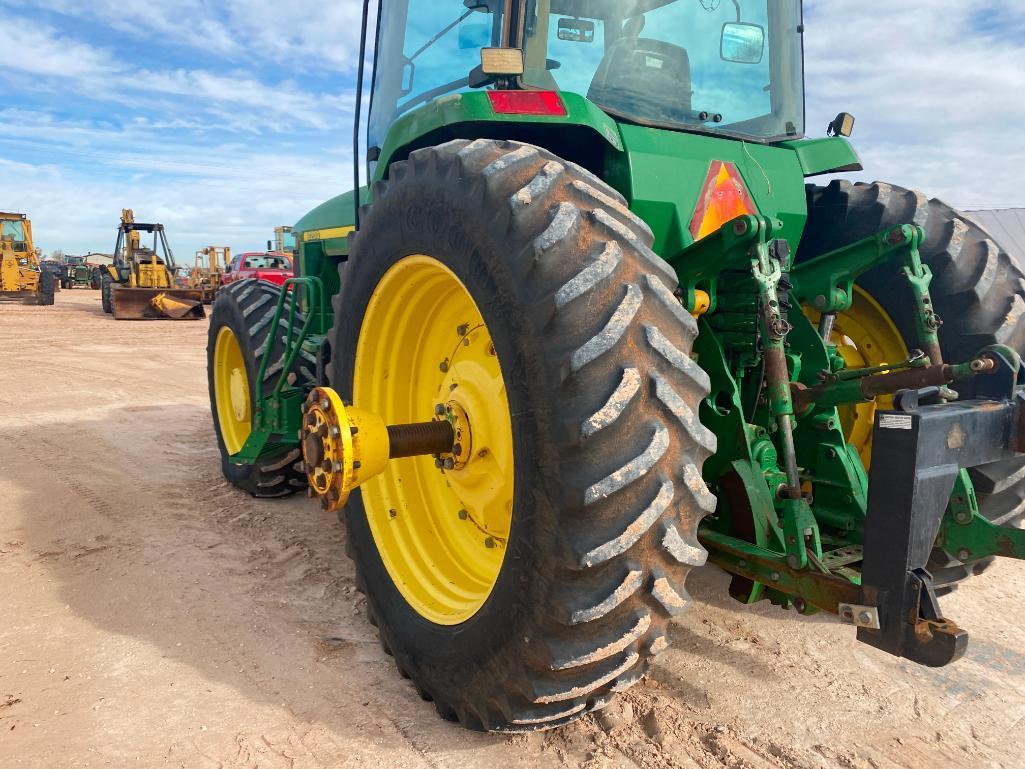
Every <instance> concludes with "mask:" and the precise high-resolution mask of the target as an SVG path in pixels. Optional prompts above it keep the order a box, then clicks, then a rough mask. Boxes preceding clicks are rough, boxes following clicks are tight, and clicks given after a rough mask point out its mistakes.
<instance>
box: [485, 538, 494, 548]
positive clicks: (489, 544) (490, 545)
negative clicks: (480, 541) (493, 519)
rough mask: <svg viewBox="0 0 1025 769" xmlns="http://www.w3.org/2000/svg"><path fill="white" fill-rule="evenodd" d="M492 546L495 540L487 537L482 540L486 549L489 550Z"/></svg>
mask: <svg viewBox="0 0 1025 769" xmlns="http://www.w3.org/2000/svg"><path fill="white" fill-rule="evenodd" d="M494 546H495V540H494V539H492V538H491V537H488V538H487V539H485V540H484V547H486V548H488V549H489V550H490V549H491V548H493V547H494Z"/></svg>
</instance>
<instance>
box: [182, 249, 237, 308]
mask: <svg viewBox="0 0 1025 769" xmlns="http://www.w3.org/2000/svg"><path fill="white" fill-rule="evenodd" d="M229 264H231V249H230V248H229V247H228V246H207V247H206V248H204V249H202V250H200V251H197V252H196V265H195V267H193V268H192V269H191V270H190V271H189V288H192V289H197V290H199V291H202V292H203V304H210V303H212V302H213V300H214V297H216V296H217V292H218V291H219V290H220V288H221V276H222V275H224V273H225V272H227V270H228V265H229Z"/></svg>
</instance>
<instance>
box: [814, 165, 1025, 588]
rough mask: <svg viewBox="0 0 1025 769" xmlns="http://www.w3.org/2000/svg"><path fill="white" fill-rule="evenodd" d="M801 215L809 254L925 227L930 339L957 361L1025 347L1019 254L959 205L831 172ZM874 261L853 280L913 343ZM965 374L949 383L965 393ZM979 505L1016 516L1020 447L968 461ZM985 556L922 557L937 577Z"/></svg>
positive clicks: (976, 568) (1020, 506) (901, 305)
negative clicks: (934, 336) (936, 329)
mask: <svg viewBox="0 0 1025 769" xmlns="http://www.w3.org/2000/svg"><path fill="white" fill-rule="evenodd" d="M808 209H809V217H810V218H809V220H808V226H807V228H806V229H805V233H804V239H803V240H802V242H801V250H800V252H799V254H800V259H801V260H805V259H810V258H813V257H815V256H818V255H820V254H823V253H827V252H829V251H831V250H833V249H835V248H839V247H840V246H842V245H844V244H847V243H853V242H855V241H857V240H860V239H862V238H866V237H869V236H871V235H874V234H876V233H878V232H881V231H882V230H884V229H886V228H888V227H893V226H896V225H900V224H917V225H920V226H921V227H924V228H925V231H926V240H925V243H924V244H923V246H922V249H921V254H922V259H923V261H925V262H926V263H927V264H929V265H930V266H931V267H932V270H933V276H934V277H933V282H932V286H931V293H932V299H933V304H934V306H935V307H936V310H937V312H938V313H939V315H940V317H941V318H943V319H944V320H945V321H946V323H945V324H944V325H943V326H942V327H941V328H940V344H941V347H942V349H943V354H944V357H945V358H946V360H947V362H948V363H961V362H964V361H966V360H968V359H969V358H971V356H973V355H975V354H976V353H977V352H979V350H981V349H982V348H983V347H985V346H987V345H991V344H1004V345H1007V346H1009V347H1012V348H1013V349H1015V350H1017V351H1018V352H1019V353H1025V272H1023V268H1025V254H1016V255H1013V256H1012V255H1011V254H1009V253H1008V252H1006V251H1004V250H1003V249H1002V248H1001V247H1000V246H998V245H997V244H996V243H995V242H994V241H993V239H992V238H991V237H990V236H989V234H988V233H987V232H986V231H985V230H983V229H982V228H981V227H979V225H977V224H975V222H973V221H971V220H970V219H968V218H967V217H965V216H964V215H963V214H961V213H960V212H958V211H956V210H955V209H953V208H951V207H950V206H948V205H947V204H946V203H943V202H941V201H939V200H936V199H932V200H930V199H928V198H927V197H926V196H925V195H923V194H922V193H920V192H915V191H913V190H907V189H904V188H902V187H896V186H893V185H890V184H883V183H879V182H876V183H874V184H851V183H850V182H847V181H834V182H832V183H831V184H830V185H829V186H828V187H819V186H816V185H808ZM898 269H899V268H898V267H897V266H896V265H895V264H892V263H890V264H884V265H882V266H880V267H877V268H876V269H875V270H872V271H871V272H869V273H867V274H865V275H864V276H862V278H860V279H859V280H858V281H857V282H858V284H859V285H861V286H862V287H863V288H865V289H866V290H867V291H868V292H869V293H870V294H871V295H872V296H873V297H874V298H875V299H876V301H878V302H879V303H880V304H881V305H882V306H883V308H884V309H885V310H886V311H887V313H888V314H889V315H890V317H891V318H893V320H894V322H895V323H896V325H897V327H898V328H899V329H900V331H901V334H902V335H903V336H904V339H905V340H906V341H907V344H908V347H909V348H913V347H915V346H916V340H917V334H916V331H915V325H914V318H913V316H912V314H911V310H912V306H913V303H912V302H911V300H910V297H911V293H910V289H909V288H908V287H907V285H906V281H902V280H895V275H896V273H897V271H898ZM970 387H971V382H970V381H969V382H965V383H963V384H959V385H958V386H957V389H958V390H959V391H961V392H962V395H963V396H965V397H971V390H970ZM969 473H970V474H971V477H972V482H973V484H974V486H975V490H976V493H977V495H978V499H979V505H980V509H981V512H982V514H983V515H984V516H985V517H986V518H988V519H989V520H991V521H993V522H994V523H997V524H1000V525H1021V522H1022V520H1023V518H1025V457H1018V458H1015V459H1009V460H1005V461H1002V462H994V463H992V464H989V465H983V466H981V467H976V468H972V469H971V470H970V471H969ZM992 560H993V559H992V558H986V559H982V560H979V561H973V562H969V563H961V562H960V561H958V560H957V559H956V558H954V557H953V556H952V555H951V554H949V553H946V552H944V551H943V550H940V549H936V550H934V551H933V555H932V558H931V560H930V562H929V569H930V571H931V572H932V575H933V577H934V580H935V583H936V585H937V586H940V587H943V586H949V585H952V584H954V583H956V582H958V581H960V580H963V579H966V578H967V577H969V576H971V575H972V574H978V573H980V572H981V571H983V570H985V569H986V568H987V567H988V566H989V565H990V564H991V563H992Z"/></svg>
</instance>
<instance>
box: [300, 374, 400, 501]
mask: <svg viewBox="0 0 1025 769" xmlns="http://www.w3.org/2000/svg"><path fill="white" fill-rule="evenodd" d="M302 449H303V461H304V462H305V463H306V477H307V479H308V480H309V482H310V488H311V489H312V490H313V493H314V494H316V495H317V496H319V497H320V498H321V501H322V503H323V506H324V509H325V510H332V511H334V510H340V509H341V508H342V506H343V505H345V503H346V501H347V500H348V499H349V494H350V493H351V492H352V490H353V489H354V488H356V487H357V486H359V485H360V484H361V483H363V481H365V480H366V479H367V478H371V477H373V476H375V475H377V474H378V473H380V472H381V471H382V470H383V469H384V467H385V465H386V464H387V462H388V450H389V440H388V428H387V427H386V426H385V424H384V422H383V421H382V420H381V418H380V417H379V416H377V415H376V414H371V413H369V412H367V411H361V410H360V409H354V408H346V406H345V404H343V403H342V399H341V398H339V397H338V393H336V392H335V391H334V390H332V389H331V388H329V387H318V388H316V389H314V390H313V392H311V393H310V395H309V397H308V398H307V399H306V413H305V415H304V417H303V445H302Z"/></svg>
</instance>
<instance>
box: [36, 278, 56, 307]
mask: <svg viewBox="0 0 1025 769" xmlns="http://www.w3.org/2000/svg"><path fill="white" fill-rule="evenodd" d="M56 292H57V279H56V277H55V276H54V274H53V273H52V272H50V271H49V270H43V271H42V272H41V273H39V298H38V301H39V304H41V305H42V306H44V307H48V306H50V305H52V304H53V301H54V294H55V293H56Z"/></svg>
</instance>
